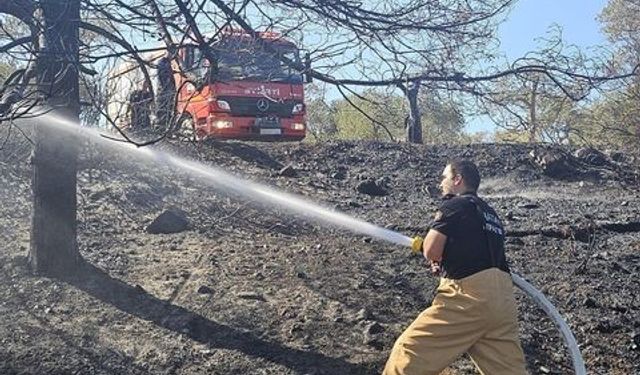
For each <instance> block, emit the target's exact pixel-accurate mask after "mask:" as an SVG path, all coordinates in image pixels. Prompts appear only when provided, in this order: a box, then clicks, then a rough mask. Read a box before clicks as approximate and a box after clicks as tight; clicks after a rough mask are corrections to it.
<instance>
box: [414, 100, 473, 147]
mask: <svg viewBox="0 0 640 375" xmlns="http://www.w3.org/2000/svg"><path fill="white" fill-rule="evenodd" d="M418 105H419V106H420V113H421V121H422V138H423V142H424V143H432V144H436V143H467V141H468V139H469V137H468V136H466V135H465V134H464V116H463V115H462V113H461V112H460V109H459V106H457V105H456V104H455V103H454V102H452V101H448V102H444V101H441V100H438V99H437V97H436V96H435V95H433V94H431V93H429V92H427V93H425V94H423V95H421V96H420V98H419V101H418Z"/></svg>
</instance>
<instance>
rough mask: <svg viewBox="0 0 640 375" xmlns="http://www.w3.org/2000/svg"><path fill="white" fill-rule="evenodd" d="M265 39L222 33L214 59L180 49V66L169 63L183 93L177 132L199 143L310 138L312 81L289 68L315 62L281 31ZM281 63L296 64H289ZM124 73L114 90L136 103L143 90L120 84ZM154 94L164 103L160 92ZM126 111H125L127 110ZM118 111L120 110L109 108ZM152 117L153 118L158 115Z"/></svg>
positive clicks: (126, 119) (213, 47)
mask: <svg viewBox="0 0 640 375" xmlns="http://www.w3.org/2000/svg"><path fill="white" fill-rule="evenodd" d="M258 38H259V40H258V39H256V38H255V37H252V36H251V35H249V34H246V33H244V32H238V31H233V30H231V31H225V32H222V33H220V34H219V37H218V38H217V39H216V40H215V41H214V42H213V43H211V44H210V48H209V52H208V53H205V52H203V49H202V48H201V47H199V46H198V45H190V44H187V45H183V46H181V47H180V48H179V50H178V53H177V56H178V58H177V63H176V61H175V60H174V61H173V62H172V63H171V65H170V67H171V69H172V71H173V72H174V74H173V78H174V82H173V83H175V90H176V91H174V92H177V105H176V108H175V113H174V114H173V115H174V116H172V117H173V119H174V121H173V122H174V123H175V124H176V126H175V127H174V131H175V132H176V133H177V134H183V135H185V134H191V135H195V138H196V139H198V140H202V139H207V138H216V139H257V140H292V141H297V140H301V139H303V138H304V137H305V134H306V121H305V105H304V87H303V84H304V83H305V82H309V81H310V77H308V76H306V77H305V74H303V73H302V72H301V71H299V70H297V69H295V68H293V67H291V66H290V65H293V66H297V67H305V68H308V67H309V59H308V56H307V57H306V59H305V61H304V62H303V61H302V59H301V57H300V50H299V49H298V48H297V46H296V45H295V44H294V43H293V42H291V41H289V40H287V39H286V38H283V37H282V36H281V35H279V34H277V33H273V32H262V33H259V34H258ZM159 57H160V56H158V54H156V55H155V56H154V57H152V58H151V59H150V60H153V61H155V62H156V65H154V64H153V63H152V64H151V66H156V67H159V66H160V64H157V61H158V60H159ZM281 57H284V58H285V59H286V60H289V61H290V62H292V63H293V64H288V63H286V62H283V60H282V59H281ZM129 64H131V63H129ZM130 70H131V69H130ZM136 70H137V71H139V70H140V69H136ZM156 70H157V71H156V72H155V73H154V74H153V75H154V76H155V77H160V76H161V75H162V72H161V71H159V70H160V69H156ZM117 72H119V73H117ZM123 72H126V69H124V70H123V69H118V70H116V73H117V75H118V76H119V77H120V78H118V80H115V81H113V82H114V83H116V85H115V86H114V85H113V84H112V85H111V86H112V90H113V91H114V93H115V95H116V96H120V99H121V100H120V101H122V100H126V99H128V98H130V97H131V94H130V93H131V91H132V90H133V91H136V92H140V91H141V89H140V87H138V86H140V85H139V84H132V83H130V81H131V79H130V78H129V80H128V81H127V82H129V83H127V82H124V83H123V82H120V81H122V77H124V76H127V74H128V75H130V73H126V74H125V73H123ZM136 74H137V75H138V76H139V75H140V73H136ZM158 80H161V79H158ZM142 81H143V80H142ZM117 84H120V85H123V84H124V86H122V87H118V86H117ZM125 86H126V87H125ZM147 86H148V85H147ZM154 86H155V85H154ZM127 88H128V89H129V90H127ZM153 89H154V92H155V94H156V95H155V96H156V105H158V103H159V101H158V100H157V99H158V90H157V89H156V87H154V88H153ZM142 90H144V89H142ZM127 92H128V93H129V94H127ZM172 96H173V95H172ZM109 105H111V103H109ZM159 106H163V104H160V105H159ZM164 106H166V103H165V104H164ZM129 108H131V104H129ZM114 109H115V107H114ZM160 109H162V108H160ZM119 110H120V112H122V108H121V107H120V109H119ZM111 112H114V111H113V110H112V111H109V110H108V113H111ZM149 112H150V113H151V112H153V111H149ZM157 112H158V111H156V113H157ZM128 113H130V112H128ZM151 117H152V120H153V117H154V114H153V113H151ZM118 118H121V121H120V125H118V126H119V127H121V128H122V127H127V126H131V122H132V120H130V119H131V116H127V115H121V116H120V117H118ZM156 120H157V118H156ZM152 122H153V121H152ZM116 123H117V122H116Z"/></svg>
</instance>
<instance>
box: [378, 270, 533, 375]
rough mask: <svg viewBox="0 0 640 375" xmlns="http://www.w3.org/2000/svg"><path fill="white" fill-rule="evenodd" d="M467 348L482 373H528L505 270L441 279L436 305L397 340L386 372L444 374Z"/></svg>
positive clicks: (509, 282) (393, 374) (413, 374)
mask: <svg viewBox="0 0 640 375" xmlns="http://www.w3.org/2000/svg"><path fill="white" fill-rule="evenodd" d="M465 352H467V353H469V355H470V356H471V359H472V360H473V362H474V363H475V364H476V366H477V367H478V369H479V370H480V372H481V373H482V374H486V375H519V374H526V373H527V372H526V369H525V367H526V366H525V361H524V354H523V352H522V348H521V347H520V340H519V338H518V326H517V311H516V304H515V299H514V296H513V284H512V281H511V276H510V275H509V274H507V273H506V272H503V271H500V270H498V269H497V268H491V269H488V270H484V271H481V272H478V273H476V274H473V275H471V276H469V277H466V278H463V279H460V280H451V279H445V278H443V279H441V280H440V285H439V287H438V293H437V295H436V297H435V298H434V300H433V303H432V305H431V306H430V307H429V308H427V309H426V310H425V311H423V312H422V313H421V314H420V315H419V316H418V317H417V318H416V320H415V321H414V322H413V323H412V324H411V325H410V326H409V328H407V329H406V330H405V331H404V333H402V335H401V336H400V337H399V338H398V340H397V341H396V343H395V345H394V346H393V349H392V351H391V355H390V357H389V360H388V361H387V365H386V367H385V369H384V372H383V375H430V374H439V373H440V372H441V371H442V370H443V369H444V368H445V367H447V366H448V365H449V364H451V363H452V362H453V361H454V360H455V359H456V358H457V357H458V356H460V355H461V354H463V353H465Z"/></svg>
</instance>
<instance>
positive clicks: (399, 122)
mask: <svg viewBox="0 0 640 375" xmlns="http://www.w3.org/2000/svg"><path fill="white" fill-rule="evenodd" d="M332 108H333V116H334V122H335V124H336V138H339V139H377V140H383V139H386V140H389V139H391V138H394V139H398V138H401V137H402V133H403V129H404V118H405V116H406V112H407V110H406V105H405V103H404V100H403V98H402V97H400V96H397V95H390V94H386V93H382V92H378V91H375V90H367V91H365V92H364V93H362V95H361V96H360V97H358V96H355V95H351V96H350V97H349V98H348V100H347V99H342V100H338V101H335V102H333V103H332ZM365 114H366V115H365ZM385 128H386V129H387V130H388V132H387V130H385ZM389 133H390V134H389Z"/></svg>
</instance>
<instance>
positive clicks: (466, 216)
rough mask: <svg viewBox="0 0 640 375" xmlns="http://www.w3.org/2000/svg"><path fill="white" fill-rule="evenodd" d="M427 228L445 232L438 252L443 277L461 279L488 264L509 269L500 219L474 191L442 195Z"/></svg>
mask: <svg viewBox="0 0 640 375" xmlns="http://www.w3.org/2000/svg"><path fill="white" fill-rule="evenodd" d="M431 228H432V229H435V230H436V231H438V232H440V233H442V234H444V235H445V236H447V242H446V244H445V247H444V253H443V255H442V269H443V276H444V277H447V278H450V279H462V278H464V277H467V276H471V275H473V274H474V273H477V272H480V271H483V270H485V269H488V268H491V267H497V268H499V269H501V270H503V271H505V272H509V267H508V265H507V262H506V259H505V255H504V229H503V227H502V223H501V222H500V219H499V218H498V215H497V214H496V212H495V211H494V210H493V209H492V208H491V207H489V205H488V204H486V203H485V202H484V201H483V200H482V199H480V198H478V197H477V196H476V195H472V194H465V195H460V196H452V197H451V196H448V197H445V198H444V200H443V202H442V204H441V205H440V208H439V209H438V213H437V214H436V218H435V220H434V222H433V224H432V225H431ZM490 250H491V251H490Z"/></svg>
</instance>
